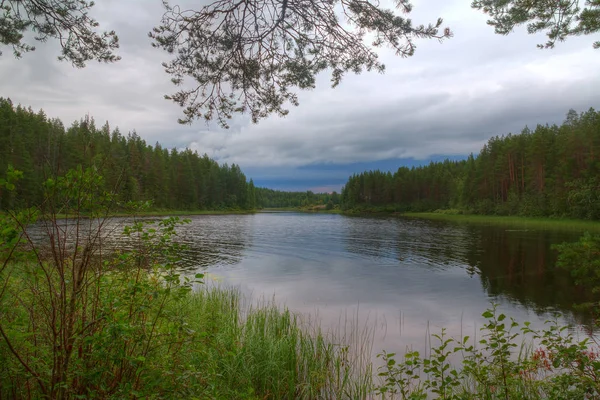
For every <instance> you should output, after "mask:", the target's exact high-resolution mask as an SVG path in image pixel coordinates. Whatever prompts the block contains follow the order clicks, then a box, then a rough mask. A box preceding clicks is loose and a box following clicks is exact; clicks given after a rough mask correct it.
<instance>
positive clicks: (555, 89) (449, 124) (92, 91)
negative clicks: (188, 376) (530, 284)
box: [0, 0, 600, 191]
mask: <svg viewBox="0 0 600 400" xmlns="http://www.w3.org/2000/svg"><path fill="white" fill-rule="evenodd" d="M191 3H196V4H201V2H200V1H196V2H191ZM470 3H471V1H470V0H420V1H413V4H414V6H415V7H414V11H413V13H412V14H411V18H412V19H413V21H414V22H415V23H428V22H432V21H434V20H435V18H437V17H439V16H441V17H443V18H444V25H446V26H450V27H451V28H452V30H453V31H454V38H452V39H450V40H447V41H444V43H442V44H440V43H439V42H436V41H427V40H421V41H417V51H416V53H415V55H414V56H413V57H412V58H409V59H402V58H398V57H395V56H393V54H392V53H391V52H390V51H383V52H382V60H383V61H384V62H385V64H386V67H387V72H386V73H385V74H383V75H379V74H376V73H363V74H361V75H348V76H347V77H346V78H345V80H344V81H342V84H341V85H340V86H339V87H338V88H336V89H331V88H330V87H329V77H328V76H327V75H321V76H319V78H318V82H317V88H316V89H315V90H313V91H307V92H302V93H301V95H300V106H299V107H295V108H292V109H291V111H290V114H289V115H288V116H287V117H285V118H279V117H275V116H274V117H270V118H268V119H266V120H263V121H261V122H260V123H259V124H258V125H254V124H252V123H251V122H250V121H249V119H248V118H247V117H236V118H235V120H234V121H233V123H232V124H231V126H232V128H231V129H230V130H228V131H224V130H222V129H220V128H219V127H218V126H217V124H211V125H209V126H207V125H206V124H205V123H203V122H196V123H195V124H193V125H191V126H188V125H186V126H182V125H179V124H177V122H176V121H177V117H178V116H179V115H180V109H179V108H178V107H177V106H176V105H174V104H172V103H170V102H169V101H167V100H164V99H163V95H164V94H167V93H171V92H173V88H174V87H173V86H172V84H171V83H170V78H169V76H167V75H166V74H165V73H164V72H163V69H162V67H161V65H160V64H161V62H162V61H165V60H167V55H166V54H165V53H163V52H162V51H161V50H157V49H154V48H152V47H151V46H150V39H149V38H148V36H147V33H148V32H149V31H150V30H151V29H152V27H153V26H155V25H157V24H158V22H159V20H160V17H161V15H162V6H161V1H160V0H101V1H98V2H97V5H96V6H95V7H94V8H93V10H92V13H93V15H94V16H95V17H96V19H98V20H99V21H100V23H101V27H102V28H104V29H115V30H116V31H117V33H118V34H119V38H120V41H121V49H120V50H119V54H120V55H121V56H122V60H121V61H120V62H118V63H115V64H111V65H106V64H98V63H95V62H91V63H90V64H89V65H88V67H87V68H85V69H74V68H72V67H71V66H70V64H67V63H61V62H58V61H56V56H57V55H58V53H59V51H58V47H57V44H56V43H47V44H39V45H38V46H37V47H38V49H37V50H36V51H35V52H34V53H29V54H26V55H25V56H24V57H23V59H21V60H15V59H14V58H13V56H12V54H11V50H10V49H9V48H6V47H4V48H2V51H3V55H2V56H1V57H0V77H1V78H0V96H2V97H10V98H11V99H12V100H13V102H15V103H21V104H23V105H30V106H32V107H33V108H34V109H39V108H43V109H44V110H45V111H46V113H47V114H48V115H49V116H52V117H59V118H60V119H62V120H63V122H65V124H70V123H71V122H72V121H74V120H77V119H79V118H81V117H82V116H83V115H85V114H88V113H89V114H90V115H92V116H93V117H95V119H96V121H97V124H98V125H102V124H103V123H104V121H106V120H108V121H109V122H110V124H111V127H116V126H118V127H119V128H120V130H121V132H125V133H126V132H128V131H132V130H134V129H135V130H136V131H137V133H138V134H139V135H140V136H141V137H142V138H144V139H145V140H146V141H147V142H148V143H149V144H154V143H155V142H157V141H158V142H160V143H161V144H162V145H163V146H166V147H177V148H185V147H190V148H191V149H193V150H197V151H198V152H199V153H201V154H202V153H207V154H208V155H209V156H211V157H213V158H215V159H217V160H218V161H220V162H228V163H237V164H239V165H240V166H241V168H242V170H243V171H244V172H245V173H246V175H247V176H249V177H252V178H253V179H254V180H255V182H256V183H257V184H259V185H262V186H269V187H273V188H285V189H292V190H306V189H312V190H317V191H322V190H323V191H325V190H327V191H330V190H339V189H340V187H341V186H342V184H343V183H344V182H345V180H346V179H347V177H348V175H349V174H351V173H353V172H359V171H362V170H365V169H373V168H382V169H391V170H395V169H397V168H398V167H399V166H401V165H416V164H421V163H425V162H429V160H431V159H435V160H437V159H441V158H444V157H453V158H460V157H464V156H465V155H468V154H469V153H471V152H475V153H476V152H477V151H478V150H479V149H480V148H481V146H482V145H483V143H485V142H486V141H487V139H489V138H490V137H491V136H494V135H501V134H506V133H509V132H513V133H515V132H519V131H521V129H522V128H523V127H524V126H525V125H529V126H530V127H535V125H536V124H538V123H544V124H545V123H560V122H562V121H563V120H564V117H565V114H566V112H567V111H568V110H569V109H570V108H573V109H575V110H577V111H584V110H587V109H588V108H590V107H594V108H596V109H598V108H600V73H598V71H600V50H593V48H592V42H593V41H594V40H597V39H598V38H597V37H590V36H587V37H585V36H584V37H577V38H570V39H568V40H567V41H566V42H564V43H560V44H558V45H557V47H556V48H555V49H554V50H539V49H537V48H536V47H535V45H536V44H537V43H543V42H545V39H546V38H545V36H544V35H542V34H540V35H536V36H533V35H527V33H526V31H525V30H524V29H520V30H518V31H516V32H514V33H513V34H511V35H509V36H499V35H495V34H494V33H493V28H491V27H489V26H487V25H486V23H485V21H486V18H485V16H484V15H483V14H481V13H480V12H478V11H475V10H472V9H471V8H470Z"/></svg>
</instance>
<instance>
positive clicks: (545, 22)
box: [471, 0, 600, 49]
mask: <svg viewBox="0 0 600 400" xmlns="http://www.w3.org/2000/svg"><path fill="white" fill-rule="evenodd" d="M579 4H580V2H579V1H571V0H557V1H545V0H534V1H531V0H474V1H473V3H472V5H471V6H472V7H473V8H475V9H478V10H482V11H483V12H484V13H486V14H488V15H489V16H490V18H491V19H490V20H489V21H488V25H491V26H493V27H494V29H495V31H496V33H498V34H501V35H508V34H509V33H511V32H512V31H513V29H514V28H515V27H516V26H518V25H523V24H527V32H528V33H537V32H541V31H545V32H546V36H547V37H548V41H547V42H546V43H545V44H539V45H538V47H539V48H553V47H554V45H555V44H556V42H557V41H559V42H562V41H564V40H565V39H566V38H567V37H569V36H574V35H590V34H593V33H596V32H598V31H600V0H585V5H584V7H583V8H581V7H580V6H579ZM594 48H596V49H598V48H600V41H596V42H594Z"/></svg>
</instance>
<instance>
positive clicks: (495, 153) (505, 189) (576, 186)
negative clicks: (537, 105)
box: [341, 109, 600, 220]
mask: <svg viewBox="0 0 600 400" xmlns="http://www.w3.org/2000/svg"><path fill="white" fill-rule="evenodd" d="M599 172H600V112H597V111H595V110H594V109H590V110H588V111H587V112H583V113H581V114H577V112H575V111H573V110H570V111H569V112H568V113H567V116H566V119H565V121H564V122H563V123H562V124H561V125H560V126H558V125H538V126H537V127H536V128H535V129H534V130H531V129H529V128H527V127H525V128H524V129H523V130H522V131H521V133H520V134H510V133H509V134H508V135H505V136H504V135H503V136H500V137H498V136H496V137H492V138H491V139H490V140H489V141H488V142H487V144H486V145H484V146H483V148H482V149H481V151H480V152H479V154H478V155H476V156H474V155H473V154H471V155H470V156H469V157H468V158H467V159H466V160H463V161H450V160H446V161H443V162H432V163H430V164H429V165H426V166H421V167H413V168H406V167H400V168H398V170H397V171H396V172H394V173H391V172H387V171H378V170H376V171H368V172H363V173H360V174H355V175H353V176H351V177H350V178H349V179H348V182H347V183H346V185H345V186H344V188H343V190H342V193H341V202H342V208H343V209H344V210H346V211H387V212H426V211H436V210H440V211H442V210H445V211H446V212H451V213H452V212H456V213H470V214H486V215H516V216H531V217H566V218H578V219H590V220H597V219H600V178H599V175H598V174H599Z"/></svg>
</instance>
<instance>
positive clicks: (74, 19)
mask: <svg viewBox="0 0 600 400" xmlns="http://www.w3.org/2000/svg"><path fill="white" fill-rule="evenodd" d="M93 6H94V2H93V1H85V0H66V1H65V0H44V1H37V0H5V1H2V2H0V44H3V45H6V46H12V49H13V53H14V55H15V57H17V58H20V57H21V56H22V55H23V53H26V52H29V51H33V50H35V47H34V46H32V45H29V44H27V43H25V42H24V41H23V38H24V36H25V32H27V31H32V32H34V33H35V40H36V41H39V42H46V41H47V40H48V39H57V40H58V42H59V43H60V45H61V47H62V54H61V55H60V56H59V57H58V59H59V60H66V61H69V62H71V63H72V64H73V65H74V66H75V67H79V68H83V67H85V63H86V62H87V61H90V60H98V61H101V62H115V61H118V60H119V59H120V57H119V56H117V55H116V54H115V53H114V51H115V50H116V49H118V48H119V39H118V37H117V35H116V33H115V32H114V31H110V32H102V33H98V32H97V31H96V28H98V26H99V24H98V22H97V21H96V20H94V19H93V18H91V17H90V16H89V14H88V13H89V10H90V9H91V8H92V7H93ZM1 54H2V52H0V55H1Z"/></svg>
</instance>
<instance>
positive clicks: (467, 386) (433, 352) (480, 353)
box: [376, 305, 600, 400]
mask: <svg viewBox="0 0 600 400" xmlns="http://www.w3.org/2000/svg"><path fill="white" fill-rule="evenodd" d="M482 316H483V317H484V318H485V319H486V323H485V324H484V325H483V327H482V328H481V329H480V332H481V338H480V339H479V340H476V339H475V338H470V337H468V336H465V337H462V338H459V339H456V338H447V337H446V335H445V331H444V330H442V332H441V333H440V334H433V335H432V337H433V339H435V342H436V343H437V345H435V346H432V347H431V349H430V351H429V353H430V354H429V357H423V356H421V354H420V353H419V352H417V351H408V352H407V353H406V354H405V355H404V358H403V360H401V361H400V362H398V361H396V354H394V353H385V352H383V353H381V354H380V355H379V357H380V358H382V360H383V361H384V364H383V365H382V366H381V367H380V368H379V376H380V377H381V378H382V380H381V384H380V385H379V386H378V387H377V390H376V391H377V393H379V394H381V395H382V396H388V397H391V398H401V399H403V400H404V399H411V400H417V399H427V398H439V399H462V400H468V399H474V400H475V399H532V400H533V399H583V398H597V396H598V395H600V385H599V384H598V380H597V378H598V374H599V373H600V361H599V359H598V357H599V349H598V346H597V344H595V343H590V341H589V339H583V340H577V339H576V337H575V335H574V334H573V333H572V332H571V331H569V328H568V327H567V326H561V325H560V324H559V323H558V321H557V320H556V319H555V320H549V321H546V328H545V329H543V330H534V329H532V328H531V325H530V324H529V323H528V322H526V323H524V324H523V325H522V326H521V325H519V324H518V323H517V322H515V321H514V320H512V319H509V318H507V317H506V315H505V314H502V313H499V312H498V310H497V308H496V306H495V305H494V306H493V307H492V308H491V309H489V310H486V311H485V312H484V313H483V314H482ZM519 341H521V344H520V345H519Z"/></svg>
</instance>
